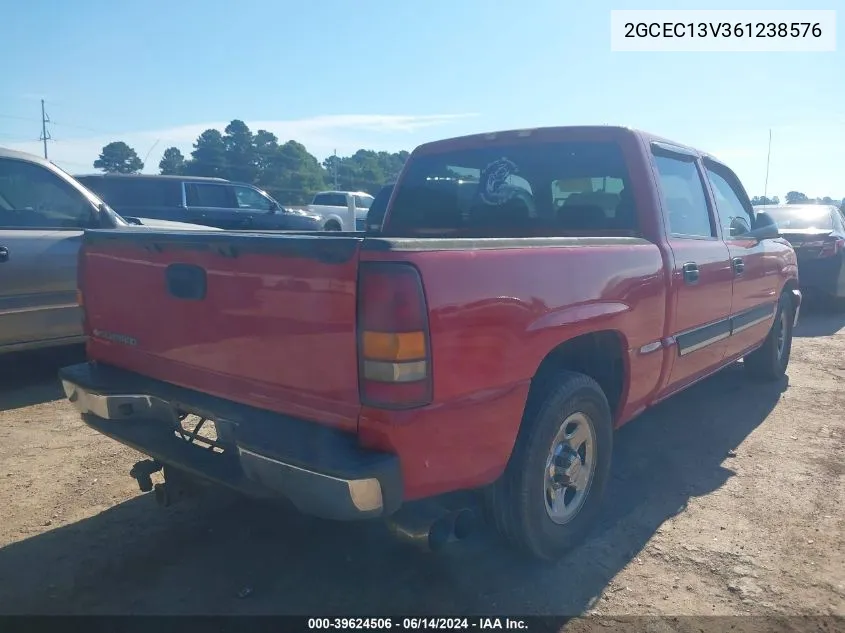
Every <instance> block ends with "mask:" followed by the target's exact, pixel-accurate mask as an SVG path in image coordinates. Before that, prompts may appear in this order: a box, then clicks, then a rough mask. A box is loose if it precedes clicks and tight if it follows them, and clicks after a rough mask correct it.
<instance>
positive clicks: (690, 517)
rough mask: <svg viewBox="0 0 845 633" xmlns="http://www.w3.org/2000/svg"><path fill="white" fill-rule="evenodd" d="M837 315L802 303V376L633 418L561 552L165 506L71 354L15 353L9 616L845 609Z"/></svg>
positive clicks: (706, 395) (1, 426) (695, 392)
mask: <svg viewBox="0 0 845 633" xmlns="http://www.w3.org/2000/svg"><path fill="white" fill-rule="evenodd" d="M843 326H845V316H842V315H835V314H830V313H824V312H816V313H815V314H812V313H810V314H806V316H805V317H804V321H803V323H802V324H801V326H800V328H799V330H798V331H797V332H796V340H795V345H794V348H793V357H792V364H791V366H790V371H789V380H788V384H786V383H785V384H782V385H769V386H762V387H761V386H759V385H753V384H750V383H748V382H747V381H746V379H745V378H744V375H743V373H742V371H741V369H742V368H741V367H736V368H730V369H729V370H727V371H725V372H723V373H721V374H720V375H718V376H715V377H713V378H711V379H709V380H708V381H706V382H705V383H703V384H700V385H698V386H696V387H694V388H693V389H691V390H690V391H689V392H687V393H685V394H682V395H680V396H678V397H676V398H674V399H673V400H671V401H669V402H666V403H665V404H663V405H661V406H660V407H659V408H657V409H656V410H654V411H652V412H650V413H648V414H646V415H644V416H642V417H641V418H640V419H638V420H637V421H635V422H633V423H631V424H630V425H628V426H626V427H625V428H624V429H622V430H621V431H620V433H619V434H618V439H617V454H616V460H615V466H614V478H613V481H612V483H611V486H610V490H609V498H608V500H607V505H606V508H607V509H606V512H605V514H604V517H603V519H602V521H601V524H600V526H599V527H598V529H596V530H595V532H594V534H593V536H592V538H591V539H590V540H589V541H588V542H587V543H585V544H584V545H583V546H582V547H580V548H579V549H578V550H577V551H575V552H573V553H572V554H571V555H570V556H569V557H567V559H566V560H564V561H562V562H561V563H560V564H558V565H556V566H553V567H549V566H538V565H535V564H530V563H526V562H524V561H521V560H520V559H518V558H517V557H516V556H514V555H513V554H511V553H509V552H508V551H507V550H503V549H501V548H500V547H498V546H497V545H496V543H495V541H494V540H493V539H492V538H491V537H490V536H489V535H488V534H487V533H485V532H483V531H482V532H479V533H478V535H477V536H473V537H472V538H470V539H468V540H467V541H465V542H463V543H460V544H457V545H455V546H453V547H452V548H450V549H448V550H447V551H445V552H443V553H441V554H438V555H430V554H429V555H427V554H423V553H419V552H416V551H412V550H410V549H408V548H407V546H404V545H402V544H399V543H396V542H394V541H392V540H390V539H389V538H388V535H387V533H386V530H385V529H384V527H383V526H381V525H378V524H366V525H363V524H355V525H343V524H336V523H330V522H326V521H320V520H315V519H309V518H306V517H303V516H300V515H298V514H296V513H295V512H292V511H287V510H279V509H268V508H259V507H256V506H252V505H249V504H246V503H243V502H232V501H228V500H226V501H224V500H219V499H207V500H203V501H198V502H194V501H191V502H187V503H186V504H183V505H178V506H175V507H173V508H170V509H166V510H164V509H159V508H158V507H157V506H156V505H155V502H154V500H153V498H152V496H151V495H142V494H140V493H139V492H138V490H137V488H136V485H135V483H134V481H133V480H132V479H130V478H129V477H128V475H127V473H128V470H129V468H130V467H131V466H132V464H133V463H134V461H135V460H136V459H138V455H137V454H135V453H133V451H130V450H128V449H124V448H123V447H121V446H120V445H119V444H117V443H115V442H112V441H111V440H108V439H106V438H103V437H101V436H99V435H97V434H96V433H94V432H93V431H90V430H88V429H87V428H86V427H84V426H83V425H82V424H81V422H80V421H79V420H78V418H77V416H76V415H75V414H74V413H73V412H72V410H71V408H70V406H69V405H68V404H67V403H65V402H64V401H63V400H62V399H61V394H60V392H59V388H58V385H57V384H56V382H55V380H54V379H53V377H54V376H55V369H56V367H57V366H58V365H61V364H62V363H65V362H69V361H71V360H74V358H73V353H70V354H63V355H62V357H61V358H58V357H56V356H55V355H50V356H45V355H38V356H29V357H25V358H16V359H11V360H10V359H5V360H4V361H3V363H4V366H3V368H2V372H3V374H2V380H3V382H2V385H3V386H2V388H0V409H2V413H0V509H2V520H0V613H166V614H171V613H233V614H239V613H253V614H269V613H308V614H315V615H325V614H327V612H336V613H341V614H368V615H374V614H384V613H387V612H405V613H444V612H448V613H458V614H461V613H462V614H467V613H475V614H505V615H513V614H580V613H585V612H586V613H600V614H605V615H610V614H675V615H683V614H690V615H692V614H697V615H711V614H725V615H730V614H747V613H754V614H783V615H786V614H795V615H809V614H839V615H842V614H845V531H843V511H842V508H843V503H844V502H845V477H843V476H844V475H845V460H843V450H845V417H843V414H842V411H843V409H842V407H843V405H845V393H843V391H842V385H843V384H845V383H843V378H845V329H842V328H843Z"/></svg>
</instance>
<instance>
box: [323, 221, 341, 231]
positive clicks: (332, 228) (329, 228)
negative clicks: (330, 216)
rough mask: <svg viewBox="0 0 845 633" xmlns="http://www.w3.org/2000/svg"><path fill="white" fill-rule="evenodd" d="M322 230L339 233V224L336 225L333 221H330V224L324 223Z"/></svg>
mask: <svg viewBox="0 0 845 633" xmlns="http://www.w3.org/2000/svg"><path fill="white" fill-rule="evenodd" d="M323 230H324V231H339V230H340V224H338V223H337V222H335V221H334V220H331V221H330V222H326V226H324V227H323Z"/></svg>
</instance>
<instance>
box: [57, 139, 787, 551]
mask: <svg viewBox="0 0 845 633" xmlns="http://www.w3.org/2000/svg"><path fill="white" fill-rule="evenodd" d="M79 271H80V273H79V300H80V303H81V305H82V306H83V308H84V318H85V329H86V333H87V336H88V339H87V354H88V358H89V361H88V362H87V363H83V364H80V365H75V366H71V367H66V368H64V369H62V371H61V379H62V381H63V384H64V389H65V392H66V393H67V396H68V398H69V399H70V400H71V401H72V402H73V403H74V404H75V405H76V407H77V408H78V409H79V410H80V411H81V413H82V416H83V419H84V421H85V422H86V423H87V424H88V425H90V426H91V427H93V428H94V429H96V430H98V431H100V432H101V433H103V434H104V435H107V436H109V437H111V438H114V439H115V440H117V441H119V442H122V443H124V444H127V445H129V446H132V447H134V448H136V449H137V450H139V451H141V452H142V453H144V454H146V455H149V456H150V457H151V458H152V459H151V460H147V461H145V462H140V463H139V464H137V465H136V467H135V469H134V470H133V476H135V477H136V478H137V479H138V482H139V484H140V485H141V488H142V490H149V489H151V487H152V483H151V479H150V474H151V472H153V471H155V470H157V469H160V468H163V470H164V476H165V484H159V486H158V487H157V488H156V490H157V492H158V493H159V496H160V497H161V498H163V499H165V500H166V499H169V498H170V497H171V496H172V495H173V491H172V490H170V491H168V487H171V486H177V485H178V486H179V488H178V489H179V490H180V491H182V490H187V489H188V488H190V486H189V485H188V483H187V482H190V484H191V485H195V484H198V483H205V484H208V483H211V484H222V485H224V486H228V487H229V488H232V489H235V490H237V491H239V492H241V493H243V494H246V495H249V496H252V497H256V498H263V499H287V500H289V501H292V502H293V504H294V505H296V506H297V507H298V508H299V509H300V510H301V511H303V512H306V513H310V514H313V515H317V516H322V517H326V518H330V519H338V520H351V519H359V518H372V517H382V518H387V519H388V520H389V521H390V522H391V525H394V526H399V530H398V531H399V532H400V533H405V534H415V533H414V530H413V529H412V528H413V526H414V525H417V526H419V523H416V524H415V523H414V520H418V519H419V517H420V516H429V515H428V514H425V513H423V514H422V515H421V514H420V513H419V512H418V513H417V514H414V508H415V507H417V508H418V507H422V504H424V503H427V504H429V506H430V505H431V504H432V503H433V501H432V500H435V499H441V498H444V497H443V495H446V493H451V492H455V491H474V492H480V493H481V494H480V495H478V496H479V497H481V498H482V499H483V502H484V506H485V507H486V510H487V516H489V517H492V521H493V523H494V524H495V526H496V528H497V529H498V531H499V532H501V534H502V535H503V536H504V537H506V539H507V540H509V541H510V542H512V543H513V544H514V545H516V546H518V547H520V548H522V549H523V550H524V551H526V552H527V553H528V554H529V555H532V556H534V557H538V558H541V559H556V558H559V557H560V556H561V555H562V554H563V553H564V552H565V551H566V550H567V549H568V548H570V547H571V546H572V545H573V544H574V543H577V542H578V540H579V538H580V537H581V536H583V535H584V534H585V532H586V531H587V530H588V529H589V527H590V525H591V522H592V521H593V520H594V518H595V517H596V514H597V510H598V509H599V505H600V503H601V498H602V494H603V490H604V488H605V484H606V482H607V479H608V476H609V472H610V466H611V454H612V449H613V437H614V433H613V431H614V429H616V428H618V427H619V426H621V425H622V424H624V423H626V422H628V421H629V420H631V419H632V418H634V417H635V416H637V415H638V414H639V413H641V412H642V411H643V410H645V409H646V408H648V407H651V406H652V405H654V404H655V403H657V402H660V401H661V400H663V399H665V398H667V397H669V396H671V395H672V394H675V393H677V392H678V391H681V390H682V389H684V388H686V387H688V386H690V385H692V384H693V383H695V382H697V381H699V380H701V379H702V378H704V377H705V376H708V375H710V374H712V373H714V372H715V371H717V370H719V369H720V368H723V367H725V366H726V365H729V364H731V363H734V362H735V361H737V360H739V359H744V365H745V367H746V369H747V370H748V373H749V374H750V375H751V376H752V377H754V378H761V379H769V380H777V379H780V378H782V376H783V375H784V373H785V371H786V368H787V364H788V362H789V356H790V348H791V341H792V328H793V326H794V324H795V323H796V322H797V319H798V312H799V307H800V304H801V293H800V291H799V288H798V278H797V268H796V258H795V254H794V252H793V250H792V249H791V248H790V246H789V245H788V244H787V243H786V242H784V241H783V240H781V239H780V238H778V233H777V227H776V225H775V224H774V223H773V222H772V221H771V218H768V217H767V216H766V215H765V214H759V215H757V216H755V214H754V211H753V209H752V207H751V204H750V202H749V199H748V196H747V195H746V192H745V190H744V188H743V186H742V185H741V183H740V181H739V180H738V178H737V177H736V175H734V173H733V172H732V171H731V170H730V169H729V168H728V167H726V166H725V165H724V164H722V163H720V162H719V161H718V160H716V159H715V158H713V157H712V156H709V155H706V154H704V153H702V152H699V151H696V150H694V149H691V148H689V147H685V146H683V145H680V144H677V143H674V142H671V141H668V140H665V139H662V138H658V137H655V136H652V135H649V134H646V133H643V132H639V131H635V130H630V129H627V128H621V127H604V126H594V127H593V126H589V127H557V128H543V129H530V130H518V131H506V132H497V133H491V134H480V135H474V136H466V137H461V138H455V139H450V140H444V141H438V142H433V143H428V144H425V145H422V146H420V147H418V148H417V149H416V150H415V151H414V152H413V153H412V154H411V156H410V159H409V160H408V162H407V164H406V166H405V168H404V170H403V172H402V174H401V175H400V177H399V178H398V180H397V182H396V185H395V187H394V189H393V192H392V194H391V195H390V200H389V202H388V204H387V207H386V211H385V215H384V221H383V223H382V225H381V228H380V230H379V231H378V233H377V234H368V233H362V232H359V233H345V234H344V233H338V234H335V235H327V234H325V233H319V234H316V233H315V234H311V233H281V234H280V233H272V234H269V233H268V234H261V233H250V232H217V233H204V232H188V231H179V232H168V231H145V232H143V233H140V232H136V231H135V232H130V231H120V230H114V229H111V230H108V231H99V230H92V231H87V232H86V235H85V238H84V245H83V248H82V250H81V253H80V268H79ZM194 416H195V417H194ZM188 417H190V419H195V420H198V421H202V422H198V424H200V425H202V424H205V425H209V424H212V425H213V429H214V432H215V434H216V435H215V434H208V435H205V436H200V435H199V433H198V432H194V431H198V429H196V428H194V429H193V430H192V429H191V428H190V427H186V423H185V419H186V418H188ZM199 437H205V438H206V440H205V442H206V443H205V444H201V441H200V439H199ZM200 446H202V448H200ZM211 487H212V488H214V486H213V485H212V486H211ZM454 496H455V495H451V497H454ZM458 496H460V495H458ZM446 497H449V495H446ZM444 512H445V510H444ZM430 516H434V515H430ZM442 516H452V517H454V516H455V515H454V511H453V512H452V513H451V514H449V513H446V514H443V515H442ZM444 521H446V520H445V519H442V520H441V515H437V518H436V520H434V519H432V520H431V521H430V522H428V528H426V529H425V530H423V533H424V534H427V538H429V539H431V538H433V537H432V534H433V530H434V526H443V525H447V523H444ZM449 525H451V526H452V527H451V528H448V529H452V530H459V527H458V526H459V525H460V522H459V521H458V520H457V519H455V520H454V521H453V522H452V523H451V524H449ZM429 528H430V529H429ZM448 529H447V528H442V527H441V529H440V532H438V533H441V534H442V533H444V530H445V532H448ZM434 531H436V530H434ZM429 542H431V541H429Z"/></svg>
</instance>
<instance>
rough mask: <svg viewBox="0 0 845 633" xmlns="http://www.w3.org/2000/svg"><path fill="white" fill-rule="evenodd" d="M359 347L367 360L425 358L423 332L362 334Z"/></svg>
mask: <svg viewBox="0 0 845 633" xmlns="http://www.w3.org/2000/svg"><path fill="white" fill-rule="evenodd" d="M361 347H362V352H363V356H364V358H365V359H367V360H384V361H406V360H418V359H422V358H425V356H426V350H425V334H424V333H423V332H401V333H396V332H364V333H363V340H362V346H361Z"/></svg>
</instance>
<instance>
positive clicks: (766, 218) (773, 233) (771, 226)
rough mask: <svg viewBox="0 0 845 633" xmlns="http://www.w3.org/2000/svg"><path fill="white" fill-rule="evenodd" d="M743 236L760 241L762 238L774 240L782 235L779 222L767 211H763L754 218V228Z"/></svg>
mask: <svg viewBox="0 0 845 633" xmlns="http://www.w3.org/2000/svg"><path fill="white" fill-rule="evenodd" d="M742 237H748V238H750V239H755V240H757V241H758V242H759V241H761V240H774V239H777V238H778V237H780V231H779V230H778V225H777V222H775V221H774V218H772V216H770V215H769V214H768V213H766V212H765V211H761V212H760V213H758V214H757V217H756V218H754V229H753V230H751V231H749V232H748V233H746V234H745V235H744V236H742Z"/></svg>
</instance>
